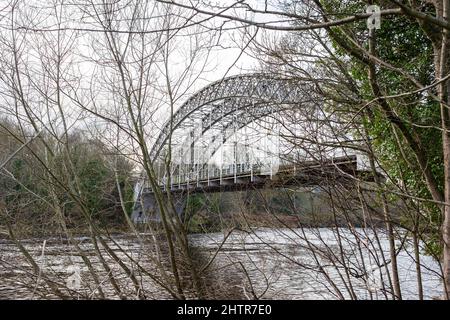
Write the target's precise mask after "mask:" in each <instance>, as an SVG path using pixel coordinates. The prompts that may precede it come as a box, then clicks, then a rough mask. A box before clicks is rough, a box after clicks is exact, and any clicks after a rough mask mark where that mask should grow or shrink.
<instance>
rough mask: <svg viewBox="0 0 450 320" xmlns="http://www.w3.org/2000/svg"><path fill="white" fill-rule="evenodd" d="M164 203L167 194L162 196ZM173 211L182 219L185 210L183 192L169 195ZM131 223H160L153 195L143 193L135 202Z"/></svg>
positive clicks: (185, 199)
mask: <svg viewBox="0 0 450 320" xmlns="http://www.w3.org/2000/svg"><path fill="white" fill-rule="evenodd" d="M163 197H164V201H166V203H167V202H168V199H167V194H163ZM171 198H172V201H173V205H174V207H175V211H176V213H177V215H178V216H179V217H180V218H183V214H184V210H185V209H186V202H187V196H186V194H185V193H184V192H180V193H172V195H171ZM131 221H133V223H147V222H161V214H160V209H159V206H158V203H157V201H156V197H155V194H154V193H153V192H145V193H143V194H142V195H141V196H140V199H139V201H136V203H135V205H134V208H133V212H132V213H131Z"/></svg>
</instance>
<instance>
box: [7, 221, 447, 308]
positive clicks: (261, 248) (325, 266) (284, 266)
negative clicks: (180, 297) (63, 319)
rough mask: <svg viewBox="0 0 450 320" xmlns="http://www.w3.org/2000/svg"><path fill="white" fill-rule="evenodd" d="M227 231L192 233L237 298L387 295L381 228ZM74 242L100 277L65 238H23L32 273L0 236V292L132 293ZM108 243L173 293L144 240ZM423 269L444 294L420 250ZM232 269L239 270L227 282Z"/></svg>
mask: <svg viewBox="0 0 450 320" xmlns="http://www.w3.org/2000/svg"><path fill="white" fill-rule="evenodd" d="M145 236H147V235H145V234H141V237H145ZM224 237H225V234H224V233H209V234H193V235H190V236H189V240H190V243H191V246H192V247H194V248H195V249H196V251H198V252H201V254H202V255H203V256H204V258H205V261H209V259H211V258H212V257H215V259H214V260H213V263H211V264H210V266H209V268H208V270H209V271H210V273H211V275H212V278H213V279H212V282H211V285H212V286H218V287H220V286H223V287H224V288H225V287H226V286H228V287H227V289H226V290H228V291H229V290H230V289H229V288H230V287H229V286H231V284H230V283H231V282H232V283H233V284H232V286H234V287H236V289H237V290H238V291H239V294H240V296H239V298H244V299H247V298H248V299H254V298H262V299H342V298H345V299H351V298H353V299H356V298H357V299H391V298H392V293H391V290H390V289H389V288H390V286H389V277H388V275H387V273H388V272H389V270H390V267H391V266H390V259H389V255H388V241H387V239H386V237H385V235H384V234H383V232H382V231H381V230H378V231H377V230H375V231H374V230H366V229H354V230H348V229H330V228H315V229H267V228H259V229H256V230H253V231H252V232H244V231H233V232H232V233H231V234H230V235H229V236H228V237H227V238H226V241H224ZM409 240H410V239H409V238H408V237H405V238H403V241H401V242H400V241H399V242H398V243H397V246H398V247H400V246H401V247H402V249H401V250H399V252H398V256H397V258H398V266H399V275H400V282H401V289H402V297H403V298H404V299H417V298H418V289H417V288H418V282H417V271H416V268H417V265H416V263H415V259H414V254H413V250H412V247H411V244H410V243H409V242H410V241H409ZM77 242H78V244H79V248H80V250H81V251H82V252H83V253H84V254H85V256H86V257H87V258H88V259H89V261H90V262H91V264H92V268H93V269H94V270H97V272H96V273H97V274H98V282H97V284H96V283H95V282H94V281H93V279H92V277H90V273H89V268H88V267H87V266H86V263H83V260H82V258H81V256H80V254H79V252H80V251H78V250H76V249H75V247H74V246H72V245H69V244H68V243H67V241H64V239H57V238H48V239H27V240H23V241H21V243H22V244H23V245H24V247H25V248H26V249H27V251H28V252H29V253H30V255H31V256H32V257H33V258H34V259H35V261H36V263H37V265H38V266H39V273H40V274H36V273H35V272H33V268H32V267H31V265H30V264H29V263H28V262H27V260H26V259H25V258H24V256H23V254H22V253H21V252H20V251H19V249H18V248H17V246H16V245H15V244H14V243H12V242H10V241H7V240H0V299H50V298H54V295H53V294H52V293H51V292H47V291H46V290H44V289H43V288H44V287H46V286H45V284H44V281H43V278H44V275H46V276H48V278H49V279H52V281H54V283H55V284H58V283H59V284H65V285H67V286H69V287H70V286H74V285H75V286H76V287H75V289H74V290H75V291H76V290H78V291H79V292H80V294H79V295H77V294H72V295H71V298H83V299H86V298H98V297H99V296H98V292H99V290H98V288H99V287H101V289H102V292H103V294H104V297H105V298H114V299H115V298H120V297H122V298H124V297H126V298H128V299H130V298H131V299H133V298H137V296H136V290H134V285H135V283H133V281H131V280H130V276H129V274H127V272H125V271H124V268H123V267H121V266H120V265H119V264H118V263H116V261H115V260H114V259H113V258H112V257H111V255H110V254H108V253H107V252H106V251H104V248H100V250H101V251H102V252H103V253H104V256H105V262H106V263H107V264H108V266H109V267H110V270H109V272H106V271H105V269H104V265H102V261H100V260H99V259H98V257H97V255H96V254H95V251H94V246H93V244H92V242H91V241H90V239H89V238H77ZM106 242H107V244H108V246H110V247H111V248H112V250H113V252H114V253H115V255H117V257H119V258H120V259H121V261H123V262H124V265H126V266H127V268H129V270H130V272H131V273H132V274H133V275H134V276H135V279H137V281H138V286H139V287H140V290H141V291H142V292H144V293H145V295H143V297H144V298H148V299H155V298H156V299H170V298H171V296H170V295H169V294H168V293H167V292H166V291H165V290H163V289H162V288H161V287H160V286H158V285H157V284H156V283H155V279H154V278H152V276H154V275H156V274H159V273H158V269H157V267H156V266H155V264H154V263H153V262H152V261H154V260H152V259H154V258H155V255H154V254H153V251H152V250H151V248H150V247H149V245H147V244H144V243H143V242H140V241H138V240H137V239H136V238H135V237H131V236H128V235H117V236H113V237H112V239H108V240H106ZM219 248H220V250H218V249H219ZM216 252H218V254H217V255H215V253H216ZM383 254H384V258H383ZM137 263H139V264H140V265H142V266H145V270H146V271H145V272H142V270H141V269H139V268H138V267H136V265H137ZM420 268H421V276H422V285H423V292H424V298H425V299H433V298H438V297H439V296H440V295H441V293H442V281H441V277H440V268H439V264H438V263H437V262H436V261H435V260H433V259H432V258H431V257H429V256H427V255H425V254H423V253H422V254H421V255H420ZM110 274H112V275H114V278H115V280H116V282H117V285H118V287H120V288H121V293H120V295H118V294H117V291H114V289H113V288H112V287H111V284H110V281H108V279H109V275H110ZM233 275H235V276H236V277H235V278H234V279H231V280H233V281H231V280H230V276H233ZM158 279H161V278H160V277H159V278H158ZM215 281H216V282H215ZM72 293H73V292H72ZM225 297H230V296H225Z"/></svg>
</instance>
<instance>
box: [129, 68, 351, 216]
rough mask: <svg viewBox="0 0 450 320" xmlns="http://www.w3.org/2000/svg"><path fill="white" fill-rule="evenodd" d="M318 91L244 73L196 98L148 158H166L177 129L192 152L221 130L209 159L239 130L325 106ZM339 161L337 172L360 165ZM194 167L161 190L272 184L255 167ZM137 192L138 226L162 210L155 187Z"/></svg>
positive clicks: (176, 116) (164, 182) (270, 76)
mask: <svg viewBox="0 0 450 320" xmlns="http://www.w3.org/2000/svg"><path fill="white" fill-rule="evenodd" d="M314 92H315V87H314V85H313V84H312V83H310V82H306V81H301V80H299V79H290V78H286V77H282V76H276V75H274V74H264V73H253V74H244V75H237V76H232V77H228V78H224V79H222V80H219V81H216V82H214V83H212V84H210V85H208V86H206V87H204V88H203V89H201V90H200V91H198V92H197V93H195V94H194V95H192V96H191V97H190V98H189V99H188V100H187V101H186V102H185V103H184V104H183V105H182V106H181V107H180V108H179V109H178V110H177V111H176V112H175V113H174V114H173V116H172V117H171V118H170V119H169V120H168V121H167V122H166V123H165V124H164V126H163V128H162V130H161V132H160V134H159V136H158V137H157V139H156V141H155V143H154V144H153V146H152V149H151V151H150V153H149V158H150V160H151V161H152V162H153V163H156V162H157V160H158V157H163V156H164V154H163V152H162V151H163V150H164V147H165V146H167V145H168V144H169V143H171V140H172V136H173V134H174V132H175V131H176V130H179V129H184V130H188V131H189V132H190V133H189V134H188V136H187V138H186V142H185V145H188V146H189V149H190V150H192V146H193V145H194V143H196V141H198V140H199V139H201V138H202V137H204V136H205V135H206V133H207V132H208V131H209V130H213V129H216V130H218V131H219V132H220V134H219V135H216V136H213V137H212V139H211V140H210V141H208V143H207V144H208V146H209V147H208V149H207V151H206V154H203V158H205V159H207V160H208V159H210V158H211V157H212V156H213V155H214V153H215V152H216V151H217V150H218V149H219V148H220V147H221V146H222V145H223V144H224V143H225V142H226V141H227V140H228V139H229V138H230V137H231V136H232V135H234V134H235V133H236V131H237V130H240V129H241V128H243V127H246V126H247V125H249V124H250V123H252V122H254V121H256V120H258V119H261V118H264V117H266V116H268V115H271V114H274V113H278V112H282V111H284V110H287V109H289V108H293V107H296V108H298V107H301V108H314V106H317V104H320V103H321V99H320V98H319V97H318V95H316V94H314ZM174 156H177V155H174V154H173V153H172V157H174ZM192 160H193V159H192ZM335 160H336V161H331V162H330V167H332V168H335V166H336V163H338V164H339V165H341V166H342V168H343V169H344V170H346V171H352V170H354V167H355V166H356V158H355V157H353V156H352V157H350V158H348V157H344V158H340V159H335ZM192 164H193V166H191V167H189V169H188V171H189V172H184V173H182V174H181V173H180V170H179V168H178V172H177V174H174V172H173V173H172V174H171V175H170V181H168V180H167V179H168V178H167V177H166V176H164V177H162V179H160V181H159V184H160V187H161V189H166V188H167V185H170V189H171V191H173V192H176V191H189V192H198V191H199V190H202V191H206V192H214V191H216V190H224V189H227V190H233V188H237V187H239V188H242V186H243V185H244V186H249V185H253V186H256V187H258V186H261V185H263V184H264V182H265V181H266V180H267V179H268V177H269V179H270V180H272V179H273V174H272V171H271V172H270V173H268V172H262V171H261V168H258V167H257V166H255V164H250V163H234V165H233V166H232V167H231V168H227V169H226V170H225V171H224V170H223V168H214V169H210V168H209V166H207V167H206V168H205V166H204V163H203V164H199V163H195V164H194V163H192ZM317 166H318V164H317V163H314V162H311V163H310V164H309V169H307V170H317ZM285 169H286V168H285ZM321 170H323V168H321ZM284 171H289V172H290V171H294V172H296V171H297V168H296V167H295V166H294V167H292V168H288V169H286V170H284ZM277 172H283V170H277ZM296 174H297V173H296ZM137 192H138V194H137V196H136V199H137V201H136V203H135V207H134V211H133V216H132V218H133V220H134V221H139V219H142V217H146V216H147V215H146V213H145V212H147V211H148V210H150V211H152V210H153V211H157V208H156V203H155V200H154V196H153V195H152V193H153V191H152V190H151V188H149V187H148V186H146V184H145V183H142V184H141V187H138V191H137ZM183 203H184V198H183V197H182V198H181V201H180V205H179V206H178V210H179V211H183V209H184V204H183ZM175 206H176V207H177V205H175Z"/></svg>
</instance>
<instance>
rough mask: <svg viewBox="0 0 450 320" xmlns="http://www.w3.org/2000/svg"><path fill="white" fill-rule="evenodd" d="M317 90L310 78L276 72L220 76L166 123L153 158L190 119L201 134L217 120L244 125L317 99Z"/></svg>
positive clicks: (153, 159)
mask: <svg viewBox="0 0 450 320" xmlns="http://www.w3.org/2000/svg"><path fill="white" fill-rule="evenodd" d="M313 93H314V85H313V84H311V83H310V82H306V81H300V80H298V79H290V78H286V77H282V76H277V75H274V74H264V73H252V74H243V75H237V76H231V77H228V78H224V79H221V80H218V81H216V82H214V83H212V84H210V85H208V86H206V87H204V88H203V89H201V90H200V91H198V92H197V93H195V94H194V95H192V96H191V97H190V98H189V99H188V100H187V101H186V102H185V103H184V104H183V105H182V106H181V107H180V108H179V109H178V110H177V111H176V112H175V113H174V114H173V116H172V117H171V118H170V119H169V120H168V121H167V122H166V123H165V124H164V126H163V128H162V130H161V133H160V134H159V136H158V138H157V139H156V141H155V143H154V144H153V146H152V149H151V150H150V154H149V156H150V159H151V160H152V161H155V160H156V159H157V157H158V156H159V155H160V153H161V151H162V149H163V148H164V146H165V145H166V144H167V142H168V140H169V137H170V135H171V134H172V133H173V132H174V131H175V130H177V129H179V128H181V127H183V125H184V124H186V122H189V121H192V120H197V121H198V123H199V125H200V128H199V131H200V135H204V134H205V133H206V132H207V131H208V130H210V129H212V128H213V127H214V126H215V125H217V124H220V126H221V127H222V128H223V129H224V130H227V129H228V128H231V127H232V126H236V127H237V129H241V128H243V127H245V126H247V125H248V124H250V123H251V122H253V121H255V120H256V119H260V118H263V117H265V116H268V115H270V114H272V113H276V112H280V111H282V110H285V109H288V108H292V107H293V105H302V106H303V105H306V104H309V105H311V104H313V103H317V96H315V95H314V94H313ZM188 125H189V124H188ZM228 138H229V137H227V136H226V135H225V136H224V139H228ZM222 142H224V141H222ZM217 146H218V147H219V146H220V143H219V144H217ZM213 152H214V149H213Z"/></svg>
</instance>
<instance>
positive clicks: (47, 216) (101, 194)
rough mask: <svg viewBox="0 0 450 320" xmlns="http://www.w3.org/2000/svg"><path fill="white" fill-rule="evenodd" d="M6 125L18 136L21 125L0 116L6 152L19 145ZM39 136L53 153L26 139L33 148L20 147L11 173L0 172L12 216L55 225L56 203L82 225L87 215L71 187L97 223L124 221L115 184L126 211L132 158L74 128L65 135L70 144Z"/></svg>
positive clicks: (0, 190) (0, 141) (0, 143)
mask: <svg viewBox="0 0 450 320" xmlns="http://www.w3.org/2000/svg"><path fill="white" fill-rule="evenodd" d="M2 128H3V130H2ZM5 128H8V129H9V131H11V132H14V134H15V135H16V136H17V137H20V136H22V134H21V130H20V128H18V127H16V126H14V125H13V124H11V123H8V122H7V121H5V120H2V121H1V125H0V150H1V152H0V154H2V155H3V157H5V158H6V156H8V155H9V154H11V153H12V152H13V151H15V150H17V149H18V148H19V147H20V142H18V141H17V140H16V139H15V138H14V137H13V136H12V135H11V134H9V133H8V130H6V129H5ZM43 139H45V141H46V143H47V145H49V146H51V147H52V149H53V151H52V153H51V154H50V153H49V152H46V151H45V149H44V147H43V145H42V144H41V141H39V140H38V139H36V141H33V143H31V144H30V145H29V148H30V149H31V150H30V149H28V148H25V149H23V150H22V151H21V152H19V153H18V154H17V155H16V156H15V157H14V158H13V159H12V160H11V161H10V162H9V163H8V165H7V166H6V168H5V169H6V170H7V172H8V173H9V174H3V175H2V176H0V197H1V198H0V201H2V202H4V204H5V206H6V208H7V210H8V212H9V213H10V214H11V216H10V219H11V221H12V222H13V223H17V222H20V223H23V224H28V225H29V226H31V227H32V228H33V229H36V228H42V229H45V230H49V231H50V230H51V229H52V228H53V229H54V228H56V227H58V226H59V222H58V221H59V220H60V216H59V215H58V213H57V211H56V210H55V206H59V208H60V209H61V212H62V213H63V215H64V218H65V219H66V224H67V225H68V226H69V227H79V226H82V225H83V224H84V223H85V218H86V217H85V216H84V213H83V211H82V210H81V207H80V206H79V205H78V204H76V202H75V201H74V199H73V198H72V197H71V196H69V192H68V191H70V192H71V193H73V194H74V195H76V196H77V197H78V198H79V199H80V200H81V202H82V203H83V205H84V207H85V208H86V209H87V211H88V214H89V216H90V217H91V218H92V219H93V220H94V222H96V223H98V224H100V225H106V224H115V225H117V224H120V223H122V222H123V217H124V215H123V212H122V207H121V203H120V196H119V190H118V188H117V186H118V185H119V186H120V193H121V195H122V198H123V200H124V204H125V208H126V211H127V213H128V214H130V213H131V211H132V206H133V181H132V180H131V172H132V169H133V167H132V165H131V163H130V162H129V161H128V160H127V159H126V158H124V157H122V156H120V155H116V154H114V153H113V151H112V150H109V148H108V147H107V146H106V145H105V144H104V143H103V142H101V141H98V140H90V139H86V138H83V137H82V136H81V134H79V133H76V132H75V133H73V134H71V135H69V138H68V141H69V144H68V145H62V144H60V143H59V142H57V141H55V140H54V139H52V138H51V137H46V136H43ZM32 151H33V152H32ZM38 158H39V159H38ZM1 160H2V157H0V162H1ZM44 165H45V166H47V167H48V168H49V169H50V170H51V171H52V173H51V174H50V173H49V172H48V171H47V170H46V169H45V168H44ZM116 175H117V179H118V181H116ZM60 183H61V184H62V185H63V186H62V185H61V184H60ZM0 220H1V218H0ZM0 223H1V221H0Z"/></svg>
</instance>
